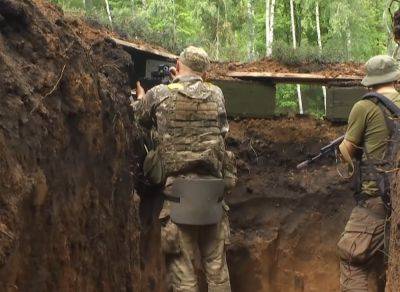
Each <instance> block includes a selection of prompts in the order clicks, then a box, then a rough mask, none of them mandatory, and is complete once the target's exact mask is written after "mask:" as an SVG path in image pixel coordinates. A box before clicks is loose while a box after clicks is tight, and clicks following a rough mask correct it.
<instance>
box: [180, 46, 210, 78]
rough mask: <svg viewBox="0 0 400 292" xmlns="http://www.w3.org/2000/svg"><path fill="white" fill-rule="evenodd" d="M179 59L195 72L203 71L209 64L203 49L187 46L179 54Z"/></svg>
mask: <svg viewBox="0 0 400 292" xmlns="http://www.w3.org/2000/svg"><path fill="white" fill-rule="evenodd" d="M179 60H180V61H181V62H182V63H183V64H184V65H186V66H187V67H189V68H190V69H192V70H193V71H195V72H199V73H204V72H205V71H207V70H208V68H209V66H210V58H209V57H208V54H207V53H206V51H204V49H202V48H197V47H193V46H190V47H187V48H186V49H184V50H183V52H182V53H181V55H180V56H179Z"/></svg>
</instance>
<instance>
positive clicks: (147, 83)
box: [131, 64, 171, 100]
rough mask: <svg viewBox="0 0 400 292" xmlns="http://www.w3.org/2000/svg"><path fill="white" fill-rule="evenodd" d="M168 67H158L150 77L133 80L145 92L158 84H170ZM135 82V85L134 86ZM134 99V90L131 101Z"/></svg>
mask: <svg viewBox="0 0 400 292" xmlns="http://www.w3.org/2000/svg"><path fill="white" fill-rule="evenodd" d="M170 68H171V66H170V65H166V64H164V65H159V66H158V68H157V70H154V71H152V72H151V77H150V78H149V77H142V78H138V77H136V78H134V79H136V81H139V82H140V84H141V85H142V87H143V89H144V90H145V91H146V92H147V91H148V90H150V89H152V88H153V87H155V86H157V85H160V84H170V83H171V72H170ZM136 81H135V84H136ZM132 98H133V99H134V100H135V99H136V90H132V91H131V99H132Z"/></svg>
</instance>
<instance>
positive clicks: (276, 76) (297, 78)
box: [227, 71, 362, 83]
mask: <svg viewBox="0 0 400 292" xmlns="http://www.w3.org/2000/svg"><path fill="white" fill-rule="evenodd" d="M227 76H228V77H232V78H240V79H253V80H266V81H273V82H276V83H331V82H354V83H360V82H361V80H362V77H361V76H347V75H337V76H326V75H322V74H314V73H310V74H309V73H275V72H240V71H235V72H229V73H227Z"/></svg>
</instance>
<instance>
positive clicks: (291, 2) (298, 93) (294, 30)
mask: <svg viewBox="0 0 400 292" xmlns="http://www.w3.org/2000/svg"><path fill="white" fill-rule="evenodd" d="M290 20H291V26H292V38H293V48H294V49H296V48H297V40H296V23H295V21H294V20H295V17H294V0H290ZM297 98H298V100H299V112H300V114H301V115H302V114H304V110H303V100H302V97H301V86H300V84H297Z"/></svg>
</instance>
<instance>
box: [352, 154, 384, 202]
mask: <svg viewBox="0 0 400 292" xmlns="http://www.w3.org/2000/svg"><path fill="white" fill-rule="evenodd" d="M388 165H389V166H390V164H389V163H388V162H386V161H384V160H372V159H369V160H365V161H358V162H357V163H356V170H355V174H354V179H353V187H354V191H355V195H354V197H355V199H356V201H357V203H358V204H360V203H363V202H365V201H366V200H367V199H369V198H371V196H369V195H367V194H363V193H362V184H363V182H365V181H375V182H376V185H377V187H378V190H379V191H378V193H379V195H380V196H381V198H382V201H383V202H384V204H385V206H386V207H390V177H389V176H390V174H389V173H387V172H386V171H385V169H386V168H387V167H388Z"/></svg>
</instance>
